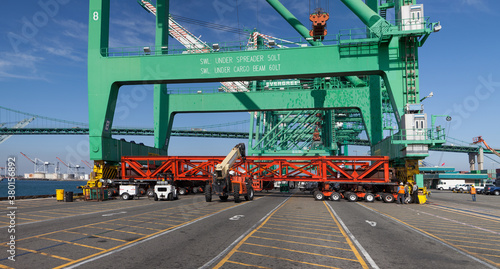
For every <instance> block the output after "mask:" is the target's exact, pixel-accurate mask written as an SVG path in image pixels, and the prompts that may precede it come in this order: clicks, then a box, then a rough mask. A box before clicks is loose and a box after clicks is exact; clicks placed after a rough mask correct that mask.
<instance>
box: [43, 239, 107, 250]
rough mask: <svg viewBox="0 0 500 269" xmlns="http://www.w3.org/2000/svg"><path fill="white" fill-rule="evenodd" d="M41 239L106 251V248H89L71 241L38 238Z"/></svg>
mask: <svg viewBox="0 0 500 269" xmlns="http://www.w3.org/2000/svg"><path fill="white" fill-rule="evenodd" d="M38 238H40V239H45V240H50V241H55V242H59V243H65V244H69V245H75V246H79V247H85V248H93V249H97V250H106V249H104V248H98V247H93V246H88V245H84V244H79V243H75V242H70V241H65V240H59V239H54V238H47V237H42V236H40V237H38Z"/></svg>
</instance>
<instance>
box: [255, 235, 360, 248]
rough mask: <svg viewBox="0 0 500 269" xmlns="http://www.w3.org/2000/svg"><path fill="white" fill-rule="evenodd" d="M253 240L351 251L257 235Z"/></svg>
mask: <svg viewBox="0 0 500 269" xmlns="http://www.w3.org/2000/svg"><path fill="white" fill-rule="evenodd" d="M252 238H259V239H263V240H269V241H278V242H285V243H292V244H297V245H306V246H313V247H320V248H331V249H338V250H346V251H351V250H350V249H347V248H338V247H331V246H325V245H318V244H310V243H303V242H297V241H288V240H283V239H276V238H269V237H260V236H255V235H254V236H252Z"/></svg>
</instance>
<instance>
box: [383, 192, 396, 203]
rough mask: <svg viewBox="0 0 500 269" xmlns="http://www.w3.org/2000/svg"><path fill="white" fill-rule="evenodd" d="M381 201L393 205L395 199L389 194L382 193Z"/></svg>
mask: <svg viewBox="0 0 500 269" xmlns="http://www.w3.org/2000/svg"><path fill="white" fill-rule="evenodd" d="M382 200H383V201H384V203H393V202H394V201H395V200H396V199H394V196H393V195H392V194H390V193H384V194H383V196H382Z"/></svg>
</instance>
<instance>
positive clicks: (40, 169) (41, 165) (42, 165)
mask: <svg viewBox="0 0 500 269" xmlns="http://www.w3.org/2000/svg"><path fill="white" fill-rule="evenodd" d="M20 153H21V155H23V156H24V157H26V159H28V160H29V161H30V162H32V163H33V165H34V173H48V172H49V167H50V166H51V165H54V164H53V163H50V162H44V161H42V160H40V159H38V158H35V159H34V160H33V159H31V158H30V157H28V156H26V154H24V153H22V152H20Z"/></svg>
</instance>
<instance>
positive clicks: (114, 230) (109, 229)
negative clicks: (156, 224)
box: [85, 225, 148, 236]
mask: <svg viewBox="0 0 500 269" xmlns="http://www.w3.org/2000/svg"><path fill="white" fill-rule="evenodd" d="M85 227H89V228H94V229H101V230H107V231H113V232H120V233H128V234H135V235H141V236H146V235H148V234H142V233H136V232H129V231H122V230H116V229H111V228H105V227H95V226H92V225H85Z"/></svg>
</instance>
